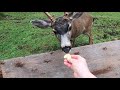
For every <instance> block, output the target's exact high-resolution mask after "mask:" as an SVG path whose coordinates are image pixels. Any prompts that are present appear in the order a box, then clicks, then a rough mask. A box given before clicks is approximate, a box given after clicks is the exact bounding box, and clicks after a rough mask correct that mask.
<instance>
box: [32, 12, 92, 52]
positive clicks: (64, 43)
mask: <svg viewBox="0 0 120 90" xmlns="http://www.w3.org/2000/svg"><path fill="white" fill-rule="evenodd" d="M44 13H45V14H46V15H47V16H48V18H49V20H32V21H31V23H32V24H33V25H35V26H37V27H40V28H47V27H51V28H52V29H53V32H54V33H55V36H56V37H57V38H58V40H59V41H60V42H61V48H62V50H63V51H64V52H65V53H69V51H70V50H71V48H72V47H73V46H74V42H75V39H76V38H77V37H78V36H79V35H80V34H86V35H87V36H88V37H89V44H93V37H92V34H91V28H92V23H93V17H92V16H91V15H90V14H89V13H88V12H64V15H63V16H62V17H58V18H56V19H55V18H54V17H53V16H51V15H50V14H49V13H48V12H44Z"/></svg>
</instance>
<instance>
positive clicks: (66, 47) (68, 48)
mask: <svg viewBox="0 0 120 90" xmlns="http://www.w3.org/2000/svg"><path fill="white" fill-rule="evenodd" d="M62 50H63V51H64V52H65V53H69V51H70V50H71V46H65V47H63V48H62Z"/></svg>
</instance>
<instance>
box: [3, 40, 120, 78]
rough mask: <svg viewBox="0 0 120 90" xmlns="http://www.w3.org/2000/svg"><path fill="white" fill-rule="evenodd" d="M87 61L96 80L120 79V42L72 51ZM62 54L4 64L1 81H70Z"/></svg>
mask: <svg viewBox="0 0 120 90" xmlns="http://www.w3.org/2000/svg"><path fill="white" fill-rule="evenodd" d="M74 52H79V54H80V55H81V56H83V57H84V58H86V60H87V63H88V66H89V68H90V71H91V72H92V73H93V74H95V75H96V76H97V77H99V78H117V77H120V55H119V54H120V41H119V40H117V41H111V42H106V43H100V44H94V45H88V46H82V47H77V48H73V49H72V52H71V53H74ZM63 56H64V53H63V52H62V51H61V50H58V51H54V52H49V53H42V54H37V55H31V56H26V57H19V58H14V59H10V60H6V61H4V62H5V64H4V65H2V66H1V68H2V73H3V77H4V78H72V77H73V72H72V71H71V70H70V69H68V68H67V67H66V66H65V65H64V64H63Z"/></svg>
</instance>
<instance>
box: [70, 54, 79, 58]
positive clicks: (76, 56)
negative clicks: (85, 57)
mask: <svg viewBox="0 0 120 90" xmlns="http://www.w3.org/2000/svg"><path fill="white" fill-rule="evenodd" d="M71 57H72V58H73V59H78V58H79V55H71Z"/></svg>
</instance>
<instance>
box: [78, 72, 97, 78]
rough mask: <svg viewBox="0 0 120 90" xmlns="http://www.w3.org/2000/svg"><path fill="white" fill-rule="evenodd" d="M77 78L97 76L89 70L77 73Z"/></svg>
mask: <svg viewBox="0 0 120 90" xmlns="http://www.w3.org/2000/svg"><path fill="white" fill-rule="evenodd" d="M78 76H79V77H78V78H97V77H96V76H95V75H93V74H92V73H91V72H90V71H88V72H87V73H84V74H79V75H78Z"/></svg>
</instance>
